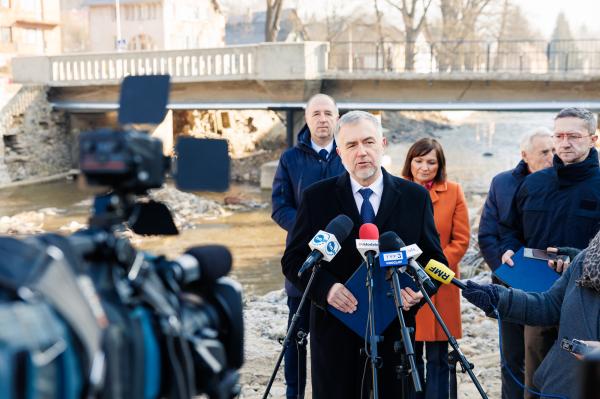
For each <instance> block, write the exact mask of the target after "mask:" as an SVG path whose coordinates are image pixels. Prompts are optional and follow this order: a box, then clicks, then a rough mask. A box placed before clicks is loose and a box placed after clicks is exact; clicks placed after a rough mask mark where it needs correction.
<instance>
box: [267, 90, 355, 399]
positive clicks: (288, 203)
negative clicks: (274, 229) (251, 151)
mask: <svg viewBox="0 0 600 399" xmlns="http://www.w3.org/2000/svg"><path fill="white" fill-rule="evenodd" d="M304 117H305V120H306V125H305V126H304V128H303V129H302V130H301V131H300V133H298V142H297V144H296V145H295V146H294V147H292V148H290V149H288V150H286V151H285V152H284V153H283V154H282V155H281V159H280V160H279V166H278V167H277V172H276V173H275V179H274V181H273V193H272V202H273V213H272V215H271V217H272V218H273V220H274V221H275V222H276V223H277V224H278V225H279V226H281V227H282V228H283V229H284V230H286V231H287V232H288V236H287V239H286V246H287V244H289V240H290V237H291V234H290V232H291V230H292V227H294V223H295V221H296V211H297V209H298V205H299V204H300V199H301V197H302V193H303V192H304V190H305V189H306V188H307V187H308V186H310V185H311V184H313V183H316V182H318V181H320V180H323V179H325V178H329V177H334V176H338V175H339V174H341V173H343V172H344V171H345V169H344V166H343V165H342V161H341V160H340V157H339V156H338V154H337V152H336V145H335V141H334V139H333V129H334V127H335V124H336V123H337V120H338V117H339V112H338V108H337V105H336V103H335V101H334V100H333V98H331V97H329V96H328V95H325V94H316V95H314V96H313V97H311V98H310V99H309V100H308V102H307V104H306V111H305V114H304ZM285 290H286V293H287V295H288V301H287V303H288V309H289V316H288V327H289V324H290V322H291V318H292V316H293V315H294V313H296V310H297V309H298V306H299V305H300V298H301V296H302V292H301V291H299V290H298V289H297V288H296V287H294V286H293V285H292V284H291V283H290V282H289V281H288V280H287V279H286V280H285ZM309 317H310V303H309V302H308V301H307V302H306V303H305V305H304V307H303V309H302V310H301V313H300V319H299V323H298V325H299V330H301V331H302V332H303V333H308V321H309ZM298 349H301V350H298ZM284 360H285V366H284V367H285V370H284V371H285V381H286V385H287V389H286V395H287V397H288V398H302V397H304V387H305V385H306V350H305V348H304V346H301V347H300V348H298V346H297V345H296V343H293V344H292V345H290V346H289V347H288V349H287V351H286V353H285V357H284Z"/></svg>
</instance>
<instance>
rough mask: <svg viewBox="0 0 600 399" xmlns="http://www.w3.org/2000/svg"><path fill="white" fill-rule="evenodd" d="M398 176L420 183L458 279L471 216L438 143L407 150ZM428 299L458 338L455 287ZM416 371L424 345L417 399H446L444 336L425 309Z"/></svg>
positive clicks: (419, 317)
mask: <svg viewBox="0 0 600 399" xmlns="http://www.w3.org/2000/svg"><path fill="white" fill-rule="evenodd" d="M402 174H403V175H404V177H405V178H406V179H408V180H412V181H414V182H415V183H418V184H421V185H422V186H424V187H425V188H426V189H427V190H428V191H429V195H430V197H431V202H433V218H434V220H435V226H436V228H437V230H438V233H439V234H440V243H441V245H442V249H443V250H444V255H445V256H446V259H447V260H448V266H449V267H450V268H451V269H452V270H453V271H454V272H455V273H456V274H457V276H456V277H457V278H459V270H458V263H459V262H460V260H461V258H462V257H463V255H464V254H465V252H466V251H467V248H468V246H469V237H470V234H469V215H468V210H467V205H466V203H465V196H464V194H463V192H462V189H461V187H460V185H459V184H458V183H454V182H451V181H448V180H446V159H445V157H444V151H443V150H442V146H441V145H440V143H439V142H437V141H436V140H434V139H429V138H425V139H421V140H419V141H417V142H416V143H414V144H413V145H412V146H411V147H410V149H409V150H408V155H407V156H406V161H405V163H404V168H403V170H402ZM432 301H433V303H434V305H435V307H436V308H437V310H438V311H439V312H440V315H441V316H442V318H443V320H444V322H445V323H446V325H447V326H448V329H449V330H450V332H451V333H452V335H454V337H456V338H457V339H458V338H460V337H461V335H462V326H461V320H460V294H459V292H458V288H457V287H455V286H453V285H442V286H441V287H440V289H439V291H438V292H437V294H436V295H434V296H433V298H432ZM416 341H417V342H416V348H415V353H416V357H417V367H418V368H419V371H420V374H421V376H422V377H423V347H424V348H425V355H426V359H427V375H426V376H425V384H424V388H425V389H424V393H423V394H422V395H417V399H419V398H425V399H442V398H444V399H447V398H448V396H449V389H450V388H449V383H450V375H449V367H448V337H446V335H445V334H444V331H443V330H442V328H441V327H440V325H439V324H438V322H437V321H436V320H435V317H434V315H433V313H432V312H431V310H430V309H429V307H428V306H427V305H425V306H423V307H422V308H421V310H419V313H417V328H416Z"/></svg>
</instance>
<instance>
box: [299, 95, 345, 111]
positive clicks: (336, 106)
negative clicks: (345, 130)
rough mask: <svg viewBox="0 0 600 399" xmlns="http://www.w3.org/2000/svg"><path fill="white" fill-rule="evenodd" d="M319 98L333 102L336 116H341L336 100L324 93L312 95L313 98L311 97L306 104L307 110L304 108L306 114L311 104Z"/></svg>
mask: <svg viewBox="0 0 600 399" xmlns="http://www.w3.org/2000/svg"><path fill="white" fill-rule="evenodd" d="M317 97H325V98H328V99H329V100H331V102H332V103H333V106H334V108H335V114H336V115H339V114H340V110H339V109H338V105H337V103H336V102H335V100H334V99H333V97H331V96H329V95H327V94H324V93H317V94H313V95H312V96H311V97H310V98H309V99H308V101H307V102H306V108H304V111H305V112H306V110H307V109H308V106H309V105H310V103H311V102H313V100H314V99H315V98H317Z"/></svg>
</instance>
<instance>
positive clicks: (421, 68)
mask: <svg viewBox="0 0 600 399" xmlns="http://www.w3.org/2000/svg"><path fill="white" fill-rule="evenodd" d="M329 68H330V69H331V70H335V71H345V72H360V71H364V72H369V71H382V72H391V73H394V72H395V73H404V72H416V73H443V74H446V73H457V72H471V73H492V72H499V73H534V74H545V73H565V72H576V73H582V74H600V40H553V41H544V40H503V41H493V42H490V41H468V40H463V41H439V42H432V43H428V42H425V41H422V42H414V43H407V42H395V41H384V42H373V41H370V42H366V41H365V42H331V43H330V52H329Z"/></svg>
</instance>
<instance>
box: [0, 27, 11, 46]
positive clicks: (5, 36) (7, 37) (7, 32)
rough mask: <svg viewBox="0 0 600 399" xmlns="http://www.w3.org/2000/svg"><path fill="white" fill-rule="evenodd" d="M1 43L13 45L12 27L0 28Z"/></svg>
mask: <svg viewBox="0 0 600 399" xmlns="http://www.w3.org/2000/svg"><path fill="white" fill-rule="evenodd" d="M0 43H12V29H11V28H10V26H2V27H0Z"/></svg>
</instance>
